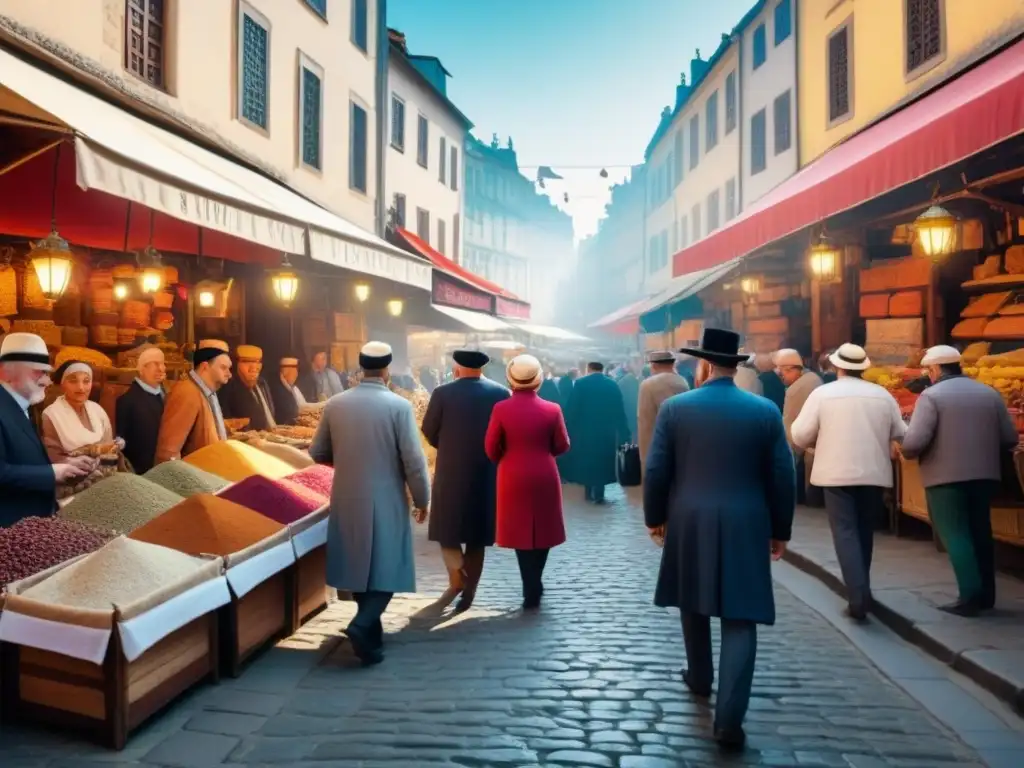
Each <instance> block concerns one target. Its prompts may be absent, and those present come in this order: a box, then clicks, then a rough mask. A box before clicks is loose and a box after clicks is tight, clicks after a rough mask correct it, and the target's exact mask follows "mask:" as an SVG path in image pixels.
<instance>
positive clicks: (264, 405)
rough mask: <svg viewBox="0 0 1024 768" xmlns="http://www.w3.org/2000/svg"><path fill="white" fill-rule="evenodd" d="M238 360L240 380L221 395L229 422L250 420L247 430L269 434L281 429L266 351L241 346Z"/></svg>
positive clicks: (231, 383) (227, 387)
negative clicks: (265, 366)
mask: <svg viewBox="0 0 1024 768" xmlns="http://www.w3.org/2000/svg"><path fill="white" fill-rule="evenodd" d="M235 354H236V355H237V357H238V366H237V368H236V370H237V371H238V375H237V376H233V377H232V378H231V381H229V382H228V383H227V384H225V385H224V388H223V389H222V390H221V391H220V392H218V393H217V398H218V399H219V400H220V406H221V408H222V409H223V411H224V418H225V419H248V420H249V424H248V426H247V427H245V429H246V430H257V431H261V432H262V431H265V430H268V429H273V428H274V427H276V426H277V420H276V419H275V417H274V398H273V396H272V395H271V393H270V387H268V386H267V382H266V379H264V378H263V377H262V376H261V375H260V374H261V373H262V372H263V350H262V349H260V348H259V347H254V346H252V345H251V344H240V345H239V346H238V349H236V350H235Z"/></svg>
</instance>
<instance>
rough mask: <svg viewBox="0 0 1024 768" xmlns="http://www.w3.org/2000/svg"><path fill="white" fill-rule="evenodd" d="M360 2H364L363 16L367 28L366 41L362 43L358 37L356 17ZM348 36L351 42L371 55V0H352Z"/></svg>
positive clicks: (365, 31)
mask: <svg viewBox="0 0 1024 768" xmlns="http://www.w3.org/2000/svg"><path fill="white" fill-rule="evenodd" d="M360 4H362V7H363V18H364V19H365V21H366V28H365V29H364V30H363V34H364V35H366V40H365V43H360V42H359V41H358V40H357V39H356V18H357V16H358V14H357V10H358V8H359V5H360ZM348 38H349V42H350V43H352V45H354V46H355V47H356V48H358V49H359V50H360V51H362V52H363V53H364V54H366V55H367V56H369V55H370V0H351V10H350V12H349V35H348Z"/></svg>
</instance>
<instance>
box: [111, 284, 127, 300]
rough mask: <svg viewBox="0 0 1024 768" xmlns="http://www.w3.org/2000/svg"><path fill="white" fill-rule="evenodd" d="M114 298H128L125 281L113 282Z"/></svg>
mask: <svg viewBox="0 0 1024 768" xmlns="http://www.w3.org/2000/svg"><path fill="white" fill-rule="evenodd" d="M114 298H115V299H117V300H118V301H124V300H125V299H127V298H128V285H127V284H126V283H124V282H121V281H118V282H116V283H114Z"/></svg>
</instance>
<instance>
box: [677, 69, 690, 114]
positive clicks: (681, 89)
mask: <svg viewBox="0 0 1024 768" xmlns="http://www.w3.org/2000/svg"><path fill="white" fill-rule="evenodd" d="M689 95H690V86H688V85H687V84H686V73H685V72H683V73H682V74H681V75H679V85H677V86H676V109H679V108H680V107H681V106H683V103H684V102H685V101H686V99H687V97H688V96H689Z"/></svg>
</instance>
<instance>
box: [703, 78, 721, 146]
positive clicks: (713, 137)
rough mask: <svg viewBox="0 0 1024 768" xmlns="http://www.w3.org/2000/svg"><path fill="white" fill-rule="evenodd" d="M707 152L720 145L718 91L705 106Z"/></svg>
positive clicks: (709, 97) (709, 98)
mask: <svg viewBox="0 0 1024 768" xmlns="http://www.w3.org/2000/svg"><path fill="white" fill-rule="evenodd" d="M704 113H705V114H704V133H705V144H706V146H705V147H704V151H705V152H710V151H711V150H712V149H714V148H715V145H716V144H718V91H715V92H714V93H712V94H711V95H710V96H708V101H707V104H706V105H705V106H704Z"/></svg>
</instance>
